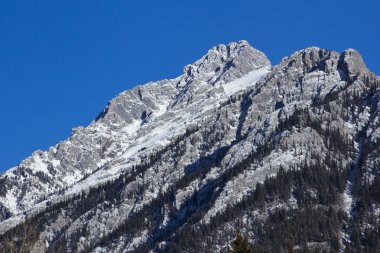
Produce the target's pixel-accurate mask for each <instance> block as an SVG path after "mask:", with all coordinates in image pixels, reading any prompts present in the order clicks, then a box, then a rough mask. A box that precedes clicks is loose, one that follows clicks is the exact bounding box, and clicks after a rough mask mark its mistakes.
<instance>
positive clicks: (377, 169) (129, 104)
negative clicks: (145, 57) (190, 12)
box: [0, 41, 380, 253]
mask: <svg viewBox="0 0 380 253" xmlns="http://www.w3.org/2000/svg"><path fill="white" fill-rule="evenodd" d="M379 96H380V79H379V77H377V76H376V75H375V74H373V73H372V72H370V71H369V70H368V69H367V67H366V65H365V63H364V61H363V59H362V57H361V56H360V54H359V53H358V52H357V51H355V50H354V49H347V50H345V51H344V52H342V53H338V52H335V51H330V50H326V49H321V48H317V47H311V48H306V49H303V50H300V51H297V52H295V53H294V54H292V55H291V56H289V57H285V58H283V59H282V61H281V62H280V63H279V64H278V65H276V66H273V67H272V66H271V63H270V61H269V60H268V58H267V57H266V56H265V54H264V53H262V52H260V51H258V50H256V49H254V48H252V47H251V46H250V45H249V44H248V42H246V41H239V42H233V43H230V44H228V45H218V46H216V47H214V48H212V49H210V50H209V51H208V52H207V54H206V55H205V56H203V57H202V58H201V59H199V60H198V61H196V62H195V63H193V64H190V65H187V66H186V67H185V68H184V70H183V74H182V75H181V76H179V77H177V78H174V79H168V80H162V81H159V82H151V83H148V84H145V85H141V86H136V87H135V88H133V89H131V90H126V91H124V92H122V93H120V94H119V95H118V96H117V97H116V98H114V99H113V100H111V101H110V102H109V103H108V105H107V107H106V108H105V110H104V111H103V112H102V113H100V114H99V116H98V117H97V118H96V119H95V120H94V121H93V122H92V123H91V124H90V125H89V126H88V127H85V128H84V127H78V128H75V129H73V131H72V134H71V136H70V137H69V138H68V139H67V140H65V141H62V142H60V143H59V144H57V145H55V146H54V147H51V148H50V149H49V150H48V151H35V152H34V153H33V154H32V155H31V156H30V157H28V158H27V159H25V160H24V161H23V162H22V163H21V164H20V165H18V166H17V167H15V168H12V169H10V170H8V171H6V172H5V173H3V174H2V175H1V177H0V220H1V223H0V234H2V236H1V238H2V239H1V246H0V247H1V250H2V251H3V252H11V250H13V252H14V251H16V252H17V251H20V252H21V251H22V250H24V251H25V252H97V253H100V252H107V253H108V252H115V253H116V252H228V249H229V244H230V242H231V241H232V240H233V239H234V237H235V234H236V230H237V229H240V230H241V231H242V233H244V234H245V235H246V236H247V237H248V239H249V242H250V243H251V244H252V245H253V246H254V247H253V248H254V250H255V251H254V252H285V251H287V250H288V248H289V247H290V246H291V245H294V249H295V250H296V252H322V251H323V252H378V251H377V250H378V248H379V247H380V233H379V232H380V223H379V215H380V187H379V185H380V174H379V173H380V166H379V165H380V145H379V144H380V128H379V124H380V118H379V117H380V112H379V104H380V100H379Z"/></svg>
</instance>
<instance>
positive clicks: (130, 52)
mask: <svg viewBox="0 0 380 253" xmlns="http://www.w3.org/2000/svg"><path fill="white" fill-rule="evenodd" d="M379 3H380V1H378V0H367V1H359V0H356V1H352V0H345V1H341V0H324V1H322V0H314V1H307V0H302V1H301V0H298V1H296V0H294V1H292V0H289V1H280V0H279V1H270V0H265V1H232V0H230V1H223V0H219V1H195V0H191V1H190V0H188V1H186V0H175V1H174V0H173V1H165V0H162V1H157V0H155V1H142V0H140V1H132V0H128V1H127V0H125V1H116V0H114V1H112V0H104V1H97V0H86V1H85V0H82V1H80V0H79V1H78V0H39V1H38V0H34V1H33V0H24V1H17V0H1V1H0V106H1V121H0V171H3V170H5V169H8V168H10V167H11V166H15V165H16V164H18V163H19V162H20V161H21V160H23V159H24V158H26V157H27V156H29V155H30V154H31V153H32V152H33V151H34V150H36V149H43V150H45V149H47V148H48V147H49V146H51V145H54V144H56V143H58V142H59V141H60V140H63V139H65V138H67V137H68V136H69V135H70V133H71V128H73V127H75V126H79V125H88V124H89V123H90V122H91V121H92V120H93V119H94V118H95V117H96V115H97V114H98V113H99V112H101V111H102V110H103V108H104V107H105V106H106V104H107V102H108V101H109V100H110V99H112V98H113V97H114V96H115V95H117V94H118V93H119V92H121V91H123V90H125V89H128V88H131V87H133V86H135V85H137V84H143V83H146V82H148V81H151V80H152V81H154V80H159V79H163V78H171V77H175V76H178V75H179V74H181V71H182V68H183V66H185V65H186V64H188V63H191V62H193V61H194V60H196V59H198V58H199V57H201V56H202V55H203V54H204V53H205V52H206V51H207V50H208V49H209V48H210V47H212V46H214V45H216V44H220V43H228V42H231V41H237V40H241V39H246V40H248V41H249V42H250V43H251V44H252V45H253V46H254V47H255V48H258V49H260V50H262V51H263V52H265V53H266V54H267V55H268V57H269V58H270V60H271V61H272V64H277V63H278V62H279V61H280V59H281V58H282V57H284V56H287V55H289V54H291V53H292V52H294V51H296V50H299V49H302V48H305V47H308V46H319V47H324V48H328V49H332V50H337V51H343V50H344V49H345V48H349V47H351V48H356V49H357V50H359V51H360V53H361V54H362V56H363V57H364V59H365V61H366V63H367V65H368V67H369V68H370V69H371V70H373V71H374V72H375V73H377V74H379V73H380V58H379V56H380V47H379V45H380V43H379V41H380V21H379V13H378V11H379V10H380V4H379Z"/></svg>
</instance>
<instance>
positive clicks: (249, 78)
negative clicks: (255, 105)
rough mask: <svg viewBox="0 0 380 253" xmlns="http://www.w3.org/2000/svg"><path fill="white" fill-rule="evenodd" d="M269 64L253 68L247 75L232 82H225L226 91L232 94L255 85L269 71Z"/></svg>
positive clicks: (229, 94)
mask: <svg viewBox="0 0 380 253" xmlns="http://www.w3.org/2000/svg"><path fill="white" fill-rule="evenodd" d="M270 68H271V67H269V66H266V67H263V68H260V69H256V70H253V71H251V72H249V73H248V74H247V75H245V76H243V77H241V78H239V79H237V80H234V81H232V82H229V83H226V84H223V88H224V91H225V92H226V94H227V95H228V96H231V95H233V94H235V93H236V92H238V91H239V90H243V89H245V88H247V87H249V86H253V85H255V84H256V83H257V82H258V81H259V80H260V79H261V78H262V77H263V76H265V75H266V74H268V73H269V71H270Z"/></svg>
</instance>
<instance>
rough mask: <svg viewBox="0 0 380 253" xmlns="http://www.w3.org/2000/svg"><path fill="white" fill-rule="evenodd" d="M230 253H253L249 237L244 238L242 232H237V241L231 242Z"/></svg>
mask: <svg viewBox="0 0 380 253" xmlns="http://www.w3.org/2000/svg"><path fill="white" fill-rule="evenodd" d="M230 253H252V249H251V245H250V244H249V242H248V239H247V237H245V236H243V235H242V234H241V233H240V230H238V231H237V233H236V238H235V240H234V241H232V242H231V250H230Z"/></svg>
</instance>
